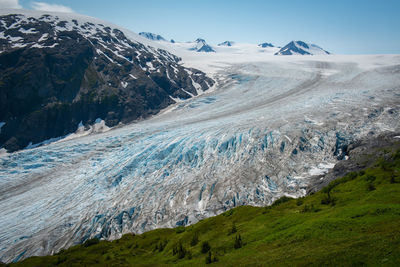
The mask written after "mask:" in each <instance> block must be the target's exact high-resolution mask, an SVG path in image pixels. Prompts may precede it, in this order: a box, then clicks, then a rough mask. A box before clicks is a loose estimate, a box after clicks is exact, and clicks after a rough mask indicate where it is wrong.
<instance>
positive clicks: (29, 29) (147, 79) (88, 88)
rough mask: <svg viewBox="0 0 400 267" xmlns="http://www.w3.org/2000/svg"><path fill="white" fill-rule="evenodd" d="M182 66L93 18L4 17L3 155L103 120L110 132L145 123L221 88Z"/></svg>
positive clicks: (0, 52)
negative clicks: (113, 128)
mask: <svg viewBox="0 0 400 267" xmlns="http://www.w3.org/2000/svg"><path fill="white" fill-rule="evenodd" d="M18 12H19V11H18ZM21 12H22V11H21ZM138 39H140V38H138ZM179 61H180V58H178V57H176V56H175V55H173V54H171V53H169V52H167V51H164V50H161V49H155V48H153V47H150V46H148V45H145V44H143V43H141V42H140V41H137V40H133V39H132V38H127V36H126V35H125V34H124V32H122V31H121V30H119V29H117V28H112V27H110V26H107V25H106V24H105V23H104V24H103V23H99V22H98V21H95V22H94V21H91V19H90V18H86V19H85V18H82V17H77V18H74V17H63V15H62V14H59V15H54V14H53V15H48V14H44V13H38V12H30V13H29V14H25V15H24V14H14V15H3V16H1V17H0V63H1V64H0V122H1V124H2V127H1V132H0V147H4V148H5V149H7V150H8V151H15V150H19V149H22V148H24V147H26V146H27V145H28V144H30V143H33V144H35V143H39V142H42V141H44V140H46V139H49V138H55V137H59V136H64V135H67V134H69V133H71V132H74V131H75V130H76V129H77V127H78V125H86V126H87V125H89V124H92V123H94V122H95V121H96V120H97V119H99V118H100V119H101V120H104V121H105V125H106V126H109V127H111V126H115V125H117V124H118V123H120V122H122V123H127V122H130V121H133V120H138V119H141V118H145V117H148V116H150V115H152V114H156V113H157V112H159V111H160V110H161V109H163V108H165V107H167V106H168V105H170V104H173V103H175V102H176V101H177V100H179V99H187V98H190V97H192V96H196V95H198V94H200V93H201V92H203V91H205V90H207V89H209V88H210V87H211V86H212V85H213V84H214V81H213V80H212V79H210V78H208V77H206V75H205V74H204V73H203V72H201V71H199V70H196V69H190V68H184V67H182V66H181V65H180V64H179Z"/></svg>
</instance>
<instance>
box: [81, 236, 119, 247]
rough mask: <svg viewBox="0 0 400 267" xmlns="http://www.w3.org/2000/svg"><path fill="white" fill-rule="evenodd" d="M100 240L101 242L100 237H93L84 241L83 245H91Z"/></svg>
mask: <svg viewBox="0 0 400 267" xmlns="http://www.w3.org/2000/svg"><path fill="white" fill-rule="evenodd" d="M117 241H118V240H117ZM99 242H100V240H99V239H98V238H93V239H89V240H86V242H85V243H83V246H84V247H90V246H93V245H96V244H98V243H99Z"/></svg>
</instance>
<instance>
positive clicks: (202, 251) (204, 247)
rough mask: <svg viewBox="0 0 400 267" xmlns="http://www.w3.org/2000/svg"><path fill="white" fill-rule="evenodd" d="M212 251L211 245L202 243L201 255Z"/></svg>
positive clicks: (205, 242)
mask: <svg viewBox="0 0 400 267" xmlns="http://www.w3.org/2000/svg"><path fill="white" fill-rule="evenodd" d="M210 249H211V246H210V244H209V243H208V242H207V241H204V242H203V243H201V253H203V254H204V253H207V252H208V251H209V250H210Z"/></svg>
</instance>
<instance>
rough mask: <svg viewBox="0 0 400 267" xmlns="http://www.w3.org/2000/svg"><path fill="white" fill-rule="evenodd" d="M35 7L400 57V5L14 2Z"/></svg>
mask: <svg viewBox="0 0 400 267" xmlns="http://www.w3.org/2000/svg"><path fill="white" fill-rule="evenodd" d="M2 1H8V2H18V0H0V3H1V2H2ZM38 2H41V3H48V4H57V5H63V6H66V7H69V8H71V9H72V10H73V11H75V12H77V13H81V14H85V15H89V16H94V17H98V18H100V19H104V20H107V21H110V22H113V23H115V24H117V25H121V26H123V27H125V28H128V29H131V30H133V31H135V32H140V31H149V32H154V33H158V34H161V35H162V36H164V37H165V38H168V39H171V38H173V39H175V40H177V41H188V40H194V39H196V38H197V37H202V38H204V39H206V41H208V42H209V43H211V44H217V43H219V42H222V41H225V40H233V41H237V42H248V43H261V42H272V43H273V44H275V45H278V46H283V45H285V44H286V43H288V42H289V41H291V40H303V41H306V42H311V43H315V44H318V45H320V46H321V47H323V48H324V49H326V50H328V51H330V52H332V53H336V54H380V53H384V54H390V53H396V54H400V0H363V1H359V0H347V1H344V0H335V1H324V0H318V1H317V0H302V1H301V0H286V1H277V0H275V1H268V0H264V1H262V0H247V1H244V0H243V1H239V0H203V1H191V0H141V1H137V0H113V1H103V0H96V1H94V0H59V1H36V3H34V1H30V0H19V5H20V6H22V7H23V8H29V9H32V8H33V7H36V8H38V4H40V3H38ZM35 5H36V6H35Z"/></svg>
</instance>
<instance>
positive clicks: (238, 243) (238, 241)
mask: <svg viewBox="0 0 400 267" xmlns="http://www.w3.org/2000/svg"><path fill="white" fill-rule="evenodd" d="M242 246H243V242H242V237H241V236H240V234H239V236H236V238H235V243H234V244H233V247H234V248H235V249H238V248H241V247H242Z"/></svg>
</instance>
